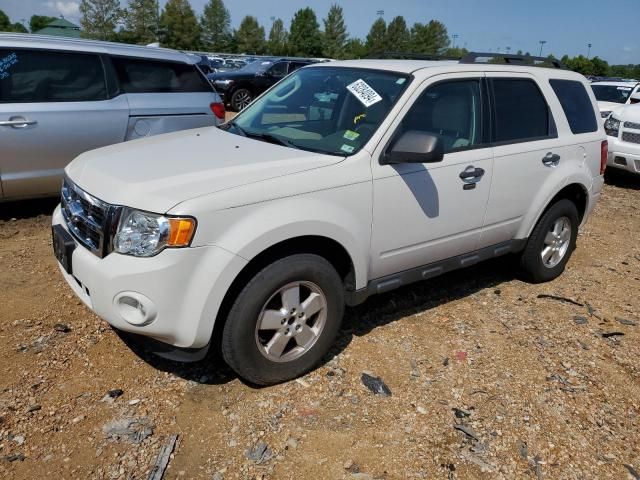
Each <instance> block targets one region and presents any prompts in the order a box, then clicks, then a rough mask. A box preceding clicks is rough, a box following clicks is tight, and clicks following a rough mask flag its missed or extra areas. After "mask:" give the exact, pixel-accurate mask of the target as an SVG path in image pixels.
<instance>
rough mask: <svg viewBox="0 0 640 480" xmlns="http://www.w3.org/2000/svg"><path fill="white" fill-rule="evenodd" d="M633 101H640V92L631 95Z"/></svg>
mask: <svg viewBox="0 0 640 480" xmlns="http://www.w3.org/2000/svg"><path fill="white" fill-rule="evenodd" d="M631 103H640V92H636V93H634V94H633V95H631Z"/></svg>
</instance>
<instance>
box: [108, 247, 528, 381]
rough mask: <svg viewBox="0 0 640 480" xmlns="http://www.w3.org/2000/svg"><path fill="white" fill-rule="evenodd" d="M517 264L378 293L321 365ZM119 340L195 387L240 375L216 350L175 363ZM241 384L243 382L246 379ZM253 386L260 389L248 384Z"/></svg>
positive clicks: (354, 311) (496, 264) (500, 278)
mask: <svg viewBox="0 0 640 480" xmlns="http://www.w3.org/2000/svg"><path fill="white" fill-rule="evenodd" d="M515 266H516V262H515V261H514V258H513V257H511V256H507V257H502V258H498V259H495V260H490V261H487V262H484V263H481V264H479V265H476V266H474V267H470V268H467V269H464V270H459V271H456V272H451V273H448V274H445V275H442V276H441V277H438V278H435V279H432V280H427V281H424V282H419V283H416V284H413V285H409V286H406V287H403V288H400V289H398V290H395V291H393V292H389V293H385V294H381V295H376V296H373V297H371V298H369V299H368V300H367V301H366V302H365V303H363V304H362V305H359V306H357V307H353V308H347V310H346V312H345V317H344V321H343V324H342V328H341V330H340V332H339V333H338V337H337V338H336V341H335V343H334V346H333V347H332V348H331V350H330V351H329V352H328V353H327V354H326V355H325V356H324V357H323V359H322V361H321V363H320V365H319V366H322V365H325V364H326V363H328V362H329V361H331V360H332V359H333V357H334V356H336V355H338V354H340V353H341V352H342V351H344V350H345V349H346V348H347V346H348V345H349V344H350V343H351V341H352V340H353V337H354V336H356V337H361V336H364V335H367V334H368V333H369V332H371V331H372V330H374V329H376V328H378V327H381V326H384V325H387V324H389V323H392V322H395V321H396V320H399V319H401V318H404V317H407V316H410V315H414V314H416V313H424V312H427V311H429V310H431V309H433V308H436V307H438V306H440V305H443V304H446V303H448V302H452V301H455V300H459V299H462V298H465V297H468V296H470V295H472V294H474V293H476V292H478V291H480V290H484V289H488V288H494V289H495V290H494V291H495V293H496V294H499V293H500V292H499V289H497V286H498V285H500V284H501V283H503V282H507V281H510V280H513V279H514V278H515V277H516V273H517V270H516V268H515ZM116 332H117V333H118V335H119V336H120V338H121V339H122V340H123V342H125V343H126V344H127V346H128V347H129V348H130V349H131V350H132V351H133V352H134V353H135V354H136V355H137V356H138V357H139V358H141V359H142V360H144V361H145V362H147V363H148V364H149V365H151V366H152V367H153V368H155V369H158V370H160V371H164V372H169V373H172V374H173V375H176V376H178V377H180V378H182V379H185V380H187V381H192V382H195V383H196V384H206V385H221V384H225V383H228V382H230V381H232V380H234V379H236V378H238V377H237V375H236V374H235V373H234V372H233V371H232V370H231V369H230V368H229V367H228V366H227V365H226V364H225V363H224V360H223V359H222V358H221V355H220V353H219V351H218V350H217V349H216V348H212V349H210V351H209V353H208V354H207V356H206V357H205V359H204V360H201V361H199V362H194V363H182V362H175V361H171V360H167V359H164V358H161V357H159V356H157V355H155V354H153V353H152V351H151V350H150V349H149V345H148V342H145V339H144V338H140V337H137V336H130V335H127V334H125V333H122V332H118V331H116ZM241 381H242V380H241ZM243 383H245V384H246V385H247V386H249V387H251V388H260V387H259V386H256V385H251V384H248V383H246V382H243Z"/></svg>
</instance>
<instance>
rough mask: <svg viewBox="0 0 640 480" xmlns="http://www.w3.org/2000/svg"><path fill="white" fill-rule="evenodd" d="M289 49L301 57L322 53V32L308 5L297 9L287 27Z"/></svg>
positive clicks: (315, 55)
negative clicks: (289, 26)
mask: <svg viewBox="0 0 640 480" xmlns="http://www.w3.org/2000/svg"><path fill="white" fill-rule="evenodd" d="M289 50H290V52H291V53H292V54H293V55H298V56H301V57H304V56H310V57H320V56H321V55H322V34H321V33H320V25H318V20H317V18H316V14H315V13H314V11H313V10H312V9H310V8H309V7H307V8H301V9H300V10H298V11H297V12H296V13H295V14H294V16H293V19H292V20H291V28H289Z"/></svg>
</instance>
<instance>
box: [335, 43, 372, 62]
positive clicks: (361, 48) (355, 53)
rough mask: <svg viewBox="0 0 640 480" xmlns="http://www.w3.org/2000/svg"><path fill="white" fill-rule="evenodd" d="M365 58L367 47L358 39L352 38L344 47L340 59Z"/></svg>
mask: <svg viewBox="0 0 640 480" xmlns="http://www.w3.org/2000/svg"><path fill="white" fill-rule="evenodd" d="M366 56H367V47H366V45H365V44H364V42H363V41H362V40H360V39H359V38H352V39H350V40H348V41H347V43H346V44H345V46H344V50H343V53H342V55H341V58H346V59H349V60H350V59H353V58H363V57H366Z"/></svg>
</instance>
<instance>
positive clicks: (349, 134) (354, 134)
mask: <svg viewBox="0 0 640 480" xmlns="http://www.w3.org/2000/svg"><path fill="white" fill-rule="evenodd" d="M359 136H360V134H359V133H358V132H354V131H353V130H347V131H346V132H344V135H343V137H344V138H346V139H347V140H351V141H353V140H355V139H356V138H358V137H359Z"/></svg>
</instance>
